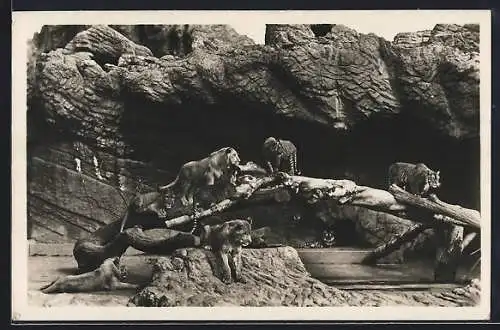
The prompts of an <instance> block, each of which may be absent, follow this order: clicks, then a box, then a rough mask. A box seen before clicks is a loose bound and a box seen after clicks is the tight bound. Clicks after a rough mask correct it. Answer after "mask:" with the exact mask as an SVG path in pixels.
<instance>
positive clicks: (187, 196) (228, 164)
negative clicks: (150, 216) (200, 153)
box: [158, 147, 241, 206]
mask: <svg viewBox="0 0 500 330" xmlns="http://www.w3.org/2000/svg"><path fill="white" fill-rule="evenodd" d="M240 161H241V160H240V157H239V155H238V152H237V151H236V150H235V149H234V148H231V147H224V148H221V149H219V150H216V151H214V152H212V153H211V154H210V155H209V156H208V157H205V158H203V159H201V160H196V161H190V162H187V163H185V164H184V165H182V166H181V168H180V170H179V173H178V174H177V177H176V179H175V180H174V181H172V182H171V183H170V184H168V185H166V186H161V187H159V188H158V191H160V192H161V191H165V190H170V191H172V192H174V194H176V196H179V197H180V201H181V204H182V205H183V206H186V205H189V204H193V202H194V201H193V199H194V194H195V192H196V190H197V188H198V187H199V186H205V185H207V186H213V185H214V184H215V182H216V181H217V180H219V179H221V178H222V177H223V176H224V177H226V178H233V177H234V176H233V175H231V174H230V173H231V172H233V171H236V170H237V168H238V165H239V164H240ZM230 180H233V179H230Z"/></svg>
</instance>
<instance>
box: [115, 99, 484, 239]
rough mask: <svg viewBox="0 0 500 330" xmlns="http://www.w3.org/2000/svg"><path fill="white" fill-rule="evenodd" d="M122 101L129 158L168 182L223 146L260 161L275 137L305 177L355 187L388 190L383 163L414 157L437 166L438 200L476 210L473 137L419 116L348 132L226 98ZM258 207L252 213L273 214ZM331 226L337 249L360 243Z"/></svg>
mask: <svg viewBox="0 0 500 330" xmlns="http://www.w3.org/2000/svg"><path fill="white" fill-rule="evenodd" d="M125 104H126V109H125V112H124V117H123V120H122V127H121V129H122V134H123V136H124V137H125V140H126V141H125V142H126V143H127V144H128V145H131V146H132V147H133V150H131V153H130V155H129V156H130V157H131V158H136V159H141V160H143V161H149V162H151V163H152V164H153V165H154V166H155V167H158V168H160V169H162V170H164V171H165V172H166V173H169V177H168V178H165V181H166V182H167V181H168V180H172V179H174V178H175V175H176V174H177V171H178V169H179V167H180V166H181V165H182V164H183V163H185V162H187V161H189V160H195V159H200V158H202V157H205V156H206V155H207V154H208V153H210V152H212V151H214V150H216V149H218V148H221V147H225V146H232V147H234V148H236V149H237V150H238V151H239V152H240V156H241V158H242V161H243V162H246V161H254V162H257V163H258V164H262V161H261V158H260V153H261V145H262V143H263V141H264V139H265V138H267V137H268V136H279V137H281V138H284V139H290V140H292V141H293V142H294V143H295V144H296V146H297V148H298V151H299V154H298V165H299V167H300V168H301V170H302V173H303V174H304V175H307V176H311V177H322V178H336V179H341V178H349V179H353V180H354V181H356V182H357V183H358V184H360V185H367V186H371V187H374V188H380V189H386V188H387V167H388V166H389V164H391V163H392V162H395V161H406V162H419V161H420V162H424V163H426V164H427V165H428V166H429V167H431V168H432V169H439V170H441V173H442V175H441V176H442V183H443V185H442V188H441V189H440V191H439V192H438V195H439V197H440V198H441V199H442V200H444V201H447V202H449V203H456V204H460V205H463V206H464V207H469V208H475V209H479V206H480V203H479V188H480V183H479V169H480V160H479V139H470V140H465V141H461V142H458V141H455V140H452V139H448V138H443V137H442V136H441V135H440V134H439V133H438V132H435V131H433V130H430V129H429V128H428V125H427V124H426V123H425V122H424V121H423V120H421V119H418V118H414V117H410V116H407V115H405V114H404V113H403V114H401V115H398V116H397V117H395V118H373V119H371V120H369V121H366V122H363V123H360V124H359V125H358V126H357V127H356V128H355V129H354V130H353V131H352V132H350V133H348V134H338V133H336V132H332V131H331V130H329V129H326V128H324V127H322V126H319V125H315V124H312V123H305V122H301V121H297V120H292V119H286V118H282V117H278V116H274V115H272V114H271V113H272V112H271V111H270V110H271V109H266V108H263V107H262V106H261V105H249V104H243V103H241V102H239V101H238V100H235V99H230V98H224V101H223V102H221V103H219V105H216V106H215V105H206V104H202V103H198V102H196V100H189V101H187V102H186V103H185V104H189V106H185V105H180V106H172V105H160V104H153V103H149V102H145V101H144V100H143V99H141V100H139V99H134V98H132V97H131V98H129V99H128V100H127V102H126V103H125ZM137 109H141V111H137ZM235 109H237V110H236V111H235ZM139 127H140V128H141V129H140V130H139V129H138V128H139ZM302 211H303V210H302ZM302 211H301V212H302ZM259 212H261V211H258V212H257V213H258V215H257V216H260V215H259V214H261V216H263V217H266V216H267V217H272V216H273V215H271V214H270V213H268V212H267V211H266V212H264V213H259ZM277 212H278V213H280V212H281V213H282V215H280V216H282V217H284V220H283V221H282V222H283V224H284V223H286V222H287V221H289V219H291V217H292V216H293V214H292V213H290V214H287V212H288V211H283V212H282V211H279V210H278V211H277ZM231 213H232V212H231ZM303 216H304V217H306V218H307V219H306V221H305V223H308V224H309V225H308V226H312V227H313V228H314V229H315V230H316V232H321V230H323V228H324V224H322V223H321V221H318V219H313V218H314V217H315V216H314V215H312V214H310V213H308V212H305V213H303ZM285 218H286V219H285ZM313 220H314V221H313ZM296 229H298V228H296ZM291 230H292V231H293V230H294V229H291ZM301 230H304V229H301ZM335 231H336V232H340V234H337V237H338V238H339V239H338V241H337V244H338V246H358V247H363V246H365V247H366V242H364V241H362V240H361V239H360V238H359V237H357V234H356V228H355V226H354V224H353V223H352V222H351V221H340V222H339V224H338V225H337V228H335ZM284 234H285V233H284Z"/></svg>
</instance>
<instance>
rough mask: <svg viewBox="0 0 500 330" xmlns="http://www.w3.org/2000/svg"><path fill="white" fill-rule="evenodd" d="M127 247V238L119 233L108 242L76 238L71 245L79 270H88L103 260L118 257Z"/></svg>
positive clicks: (94, 267) (97, 265)
mask: <svg viewBox="0 0 500 330" xmlns="http://www.w3.org/2000/svg"><path fill="white" fill-rule="evenodd" d="M128 247H129V243H128V238H127V236H126V235H125V234H124V233H119V234H117V235H116V236H115V238H114V239H112V240H111V241H109V242H108V243H105V244H101V243H100V242H97V241H90V240H78V241H77V242H76V243H75V246H74V247H73V256H74V258H75V260H76V262H77V264H78V271H79V272H89V271H92V270H94V269H96V268H97V267H99V266H100V265H101V264H102V263H103V262H104V260H106V259H108V258H112V257H119V256H121V255H122V254H123V253H125V251H126V250H127V248H128Z"/></svg>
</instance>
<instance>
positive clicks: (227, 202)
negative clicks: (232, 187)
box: [165, 177, 276, 228]
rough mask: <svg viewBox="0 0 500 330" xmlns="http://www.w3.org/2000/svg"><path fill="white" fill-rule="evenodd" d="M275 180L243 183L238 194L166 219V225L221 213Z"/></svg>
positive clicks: (170, 225) (170, 226) (262, 179)
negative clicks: (212, 204)
mask: <svg viewBox="0 0 500 330" xmlns="http://www.w3.org/2000/svg"><path fill="white" fill-rule="evenodd" d="M275 180H276V178H275V177H263V178H260V179H257V180H256V181H254V182H252V183H248V184H242V185H240V186H238V187H237V188H236V189H237V195H235V196H233V197H231V198H227V199H224V200H223V201H221V202H219V203H217V204H215V205H214V206H212V207H210V208H208V209H206V210H203V211H201V212H196V213H194V214H191V215H183V216H180V217H177V218H174V219H170V220H167V221H165V226H166V227H167V228H172V227H174V226H178V225H181V224H184V223H187V222H190V221H194V220H198V219H201V218H204V217H208V216H210V215H213V214H216V213H220V212H222V211H224V210H226V209H228V208H230V207H231V206H233V205H236V204H238V203H239V202H240V201H241V200H245V199H248V198H249V197H250V196H251V195H252V194H253V193H254V192H255V191H256V190H257V189H259V188H260V187H262V186H263V185H266V184H269V183H272V182H273V181H275Z"/></svg>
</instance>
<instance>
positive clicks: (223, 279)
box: [221, 275, 232, 284]
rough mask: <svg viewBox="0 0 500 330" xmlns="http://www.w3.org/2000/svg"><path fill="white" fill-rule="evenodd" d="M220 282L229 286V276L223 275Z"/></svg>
mask: <svg viewBox="0 0 500 330" xmlns="http://www.w3.org/2000/svg"><path fill="white" fill-rule="evenodd" d="M221 281H222V283H224V284H231V282H232V281H231V276H228V275H223V276H222V279H221Z"/></svg>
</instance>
